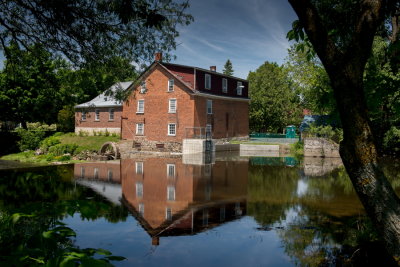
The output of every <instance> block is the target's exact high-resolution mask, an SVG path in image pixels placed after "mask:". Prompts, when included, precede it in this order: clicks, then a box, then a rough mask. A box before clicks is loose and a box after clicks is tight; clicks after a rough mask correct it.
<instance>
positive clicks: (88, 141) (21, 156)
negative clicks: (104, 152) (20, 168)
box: [1, 133, 119, 164]
mask: <svg viewBox="0 0 400 267" xmlns="http://www.w3.org/2000/svg"><path fill="white" fill-rule="evenodd" d="M57 138H58V139H59V140H60V142H61V144H77V145H78V148H77V149H76V153H79V152H81V151H85V150H89V151H98V150H99V149H100V148H101V146H102V145H103V144H104V143H106V142H118V141H119V137H118V136H111V135H110V136H77V135H75V134H73V133H66V134H57ZM1 159H2V160H13V161H19V162H24V163H35V164H49V163H51V162H64V163H74V162H81V161H80V160H72V158H71V157H70V156H54V155H52V154H44V155H35V152H34V151H32V150H30V151H24V152H19V153H15V154H9V155H6V156H3V157H1Z"/></svg>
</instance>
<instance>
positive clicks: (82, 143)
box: [60, 133, 119, 151]
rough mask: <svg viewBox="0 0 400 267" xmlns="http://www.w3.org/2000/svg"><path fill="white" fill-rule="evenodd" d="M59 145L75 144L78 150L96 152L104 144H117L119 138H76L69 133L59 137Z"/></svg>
mask: <svg viewBox="0 0 400 267" xmlns="http://www.w3.org/2000/svg"><path fill="white" fill-rule="evenodd" d="M60 141H61V144H77V145H79V150H80V151H82V150H91V151H98V150H99V149H100V147H101V145H102V144H104V143H105V142H118V141H119V136H77V135H72V134H70V133H67V134H64V135H62V136H60Z"/></svg>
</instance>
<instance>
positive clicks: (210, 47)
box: [0, 0, 297, 79]
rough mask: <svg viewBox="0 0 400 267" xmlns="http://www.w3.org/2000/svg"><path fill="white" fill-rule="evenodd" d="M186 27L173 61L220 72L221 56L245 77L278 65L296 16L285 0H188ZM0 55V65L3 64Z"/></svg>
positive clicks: (236, 72)
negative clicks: (190, 20) (190, 17)
mask: <svg viewBox="0 0 400 267" xmlns="http://www.w3.org/2000/svg"><path fill="white" fill-rule="evenodd" d="M190 5H191V7H190V9H189V10H188V13H190V14H192V15H193V17H194V22H193V23H192V24H190V25H189V26H182V27H180V28H179V31H180V37H179V38H178V39H177V43H178V46H177V49H176V51H175V52H174V54H175V55H176V56H177V59H176V60H175V61H174V62H175V63H177V64H183V65H189V66H196V67H200V68H206V69H208V68H209V67H210V66H213V65H215V66H217V71H219V72H221V71H222V69H223V66H224V64H225V62H226V60H227V59H230V60H231V62H232V64H233V69H234V71H235V73H234V76H237V77H240V78H244V79H246V78H247V75H248V73H249V71H254V70H256V69H257V68H258V67H259V66H260V65H261V64H263V63H264V62H265V61H273V62H277V63H279V64H282V63H283V61H284V59H285V57H286V56H287V49H288V48H289V42H288V41H287V40H286V33H287V32H288V31H289V30H290V28H291V24H292V22H293V20H295V19H296V18H297V16H296V15H295V13H294V11H293V9H292V8H291V6H290V5H289V3H288V1H286V0H242V1H241V0H191V1H190ZM3 60H4V58H3V55H2V54H1V53H0V68H2V67H3Z"/></svg>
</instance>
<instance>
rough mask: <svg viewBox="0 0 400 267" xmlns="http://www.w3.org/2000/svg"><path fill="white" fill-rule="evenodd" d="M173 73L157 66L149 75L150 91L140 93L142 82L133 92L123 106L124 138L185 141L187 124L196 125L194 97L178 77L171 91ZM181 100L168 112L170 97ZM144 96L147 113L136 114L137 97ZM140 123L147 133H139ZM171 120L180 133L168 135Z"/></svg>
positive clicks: (147, 82) (141, 97) (148, 87)
mask: <svg viewBox="0 0 400 267" xmlns="http://www.w3.org/2000/svg"><path fill="white" fill-rule="evenodd" d="M170 78H173V76H172V75H171V74H170V73H168V72H167V71H166V70H165V69H163V68H162V67H160V66H156V67H155V68H154V70H153V71H152V72H150V74H149V75H148V76H147V77H144V79H145V80H146V88H147V92H146V93H145V94H140V93H139V91H140V86H138V87H137V88H136V90H134V91H133V92H132V94H131V95H130V97H129V99H128V101H126V102H125V103H124V106H123V117H124V118H126V119H123V122H122V138H123V139H139V140H140V139H142V138H146V139H147V140H150V141H159V142H181V141H182V139H183V138H184V137H185V127H190V126H191V125H193V114H194V104H193V97H191V95H190V94H189V93H188V92H187V91H185V90H187V89H184V88H185V87H184V85H183V84H182V83H180V82H179V81H178V80H176V79H175V86H174V91H173V92H168V90H167V89H168V80H169V79H170ZM170 98H175V99H176V100H177V112H176V113H168V104H169V99H170ZM139 99H144V114H136V111H137V101H138V100H139ZM136 123H144V136H143V137H142V136H136ZM168 123H175V124H176V136H168V135H167V132H168Z"/></svg>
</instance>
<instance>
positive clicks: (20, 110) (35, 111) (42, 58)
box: [0, 44, 61, 123]
mask: <svg viewBox="0 0 400 267" xmlns="http://www.w3.org/2000/svg"><path fill="white" fill-rule="evenodd" d="M5 55H6V58H7V61H6V62H5V64H4V65H5V67H4V69H3V71H2V72H1V73H0V76H1V77H2V78H1V79H0V120H4V121H14V122H22V123H25V122H28V121H34V122H35V121H40V122H46V123H54V122H55V121H56V120H57V112H58V109H59V105H60V103H61V95H60V91H59V81H58V80H57V78H56V72H55V65H54V64H53V61H52V60H51V55H50V54H49V53H47V52H46V51H44V50H43V48H42V47H41V46H38V45H36V46H33V47H30V50H29V51H23V50H21V49H20V48H19V47H18V45H16V44H12V45H11V46H10V47H8V48H6V50H5Z"/></svg>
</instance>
